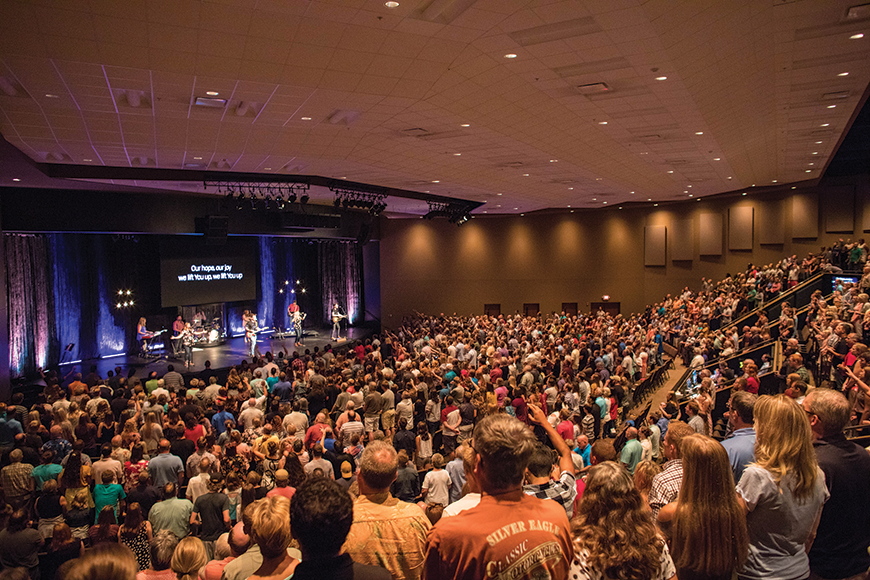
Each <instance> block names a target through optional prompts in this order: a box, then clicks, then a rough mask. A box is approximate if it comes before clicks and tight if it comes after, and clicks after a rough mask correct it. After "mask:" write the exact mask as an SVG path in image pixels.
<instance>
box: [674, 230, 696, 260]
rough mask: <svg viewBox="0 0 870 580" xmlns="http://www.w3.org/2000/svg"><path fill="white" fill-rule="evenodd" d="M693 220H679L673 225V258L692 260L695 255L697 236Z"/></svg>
mask: <svg viewBox="0 0 870 580" xmlns="http://www.w3.org/2000/svg"><path fill="white" fill-rule="evenodd" d="M694 233H695V232H694V228H693V227H692V220H690V219H688V220H677V221H675V222H674V223H673V224H672V225H671V235H670V242H671V243H670V246H671V260H673V261H674V262H677V261H680V260H692V259H693V258H694V257H695V236H694Z"/></svg>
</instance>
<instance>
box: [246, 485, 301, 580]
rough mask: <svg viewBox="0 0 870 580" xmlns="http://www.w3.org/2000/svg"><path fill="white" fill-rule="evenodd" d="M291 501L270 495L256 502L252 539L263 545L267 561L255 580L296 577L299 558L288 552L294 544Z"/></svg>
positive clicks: (253, 575) (260, 545)
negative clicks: (291, 543) (291, 531)
mask: <svg viewBox="0 0 870 580" xmlns="http://www.w3.org/2000/svg"><path fill="white" fill-rule="evenodd" d="M290 503H291V502H290V500H289V499H287V498H286V497H281V496H279V497H268V498H266V499H261V500H259V501H258V502H257V503H255V504H254V506H253V508H254V514H253V518H254V519H253V526H251V539H252V540H254V542H255V543H256V544H257V545H258V546H259V547H260V553H261V554H262V556H263V563H262V564H261V565H260V567H259V569H257V571H256V572H254V573H253V574H252V575H251V576H250V577H249V578H250V579H251V580H285V579H287V578H292V577H293V572H294V570H295V569H296V566H298V565H299V560H297V559H296V558H294V557H293V556H291V555H290V554H288V553H287V546H289V545H290V540H291V539H292V536H291V535H290V518H289V517H288V516H289V514H290Z"/></svg>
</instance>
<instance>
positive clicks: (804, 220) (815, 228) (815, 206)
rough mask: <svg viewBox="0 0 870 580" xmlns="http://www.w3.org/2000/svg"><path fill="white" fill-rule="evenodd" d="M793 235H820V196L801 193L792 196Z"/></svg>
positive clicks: (811, 236) (802, 236) (804, 236)
mask: <svg viewBox="0 0 870 580" xmlns="http://www.w3.org/2000/svg"><path fill="white" fill-rule="evenodd" d="M791 237H792V238H818V237H819V196H818V194H817V193H815V192H813V193H801V194H798V195H794V196H792V198H791Z"/></svg>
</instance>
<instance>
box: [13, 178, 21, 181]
mask: <svg viewBox="0 0 870 580" xmlns="http://www.w3.org/2000/svg"><path fill="white" fill-rule="evenodd" d="M12 181H21V180H20V179H18V178H17V177H13V178H12Z"/></svg>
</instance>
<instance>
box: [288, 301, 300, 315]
mask: <svg viewBox="0 0 870 580" xmlns="http://www.w3.org/2000/svg"><path fill="white" fill-rule="evenodd" d="M297 312H299V305H298V304H296V299H295V298H294V299H293V302H291V303H290V306H288V307H287V314H288V315H289V316H290V318H291V319H292V318H293V315H294V314H296V313H297Z"/></svg>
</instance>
